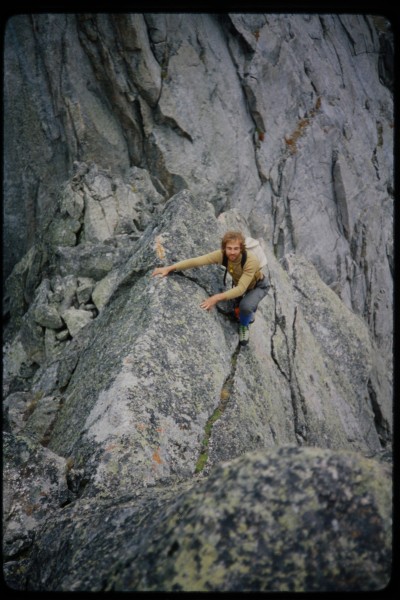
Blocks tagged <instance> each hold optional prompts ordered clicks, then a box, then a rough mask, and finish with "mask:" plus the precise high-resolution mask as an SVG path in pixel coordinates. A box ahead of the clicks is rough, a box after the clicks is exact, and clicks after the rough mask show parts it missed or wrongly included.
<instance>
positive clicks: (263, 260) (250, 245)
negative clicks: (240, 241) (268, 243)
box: [246, 237, 267, 269]
mask: <svg viewBox="0 0 400 600" xmlns="http://www.w3.org/2000/svg"><path fill="white" fill-rule="evenodd" d="M246 250H250V252H252V253H253V254H255V255H256V256H257V258H258V260H259V262H260V269H262V268H263V267H265V266H266V265H267V257H266V256H265V253H264V250H263V249H262V247H261V244H260V242H259V241H258V240H256V239H254V238H252V237H247V238H246Z"/></svg>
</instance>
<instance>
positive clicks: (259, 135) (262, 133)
mask: <svg viewBox="0 0 400 600" xmlns="http://www.w3.org/2000/svg"><path fill="white" fill-rule="evenodd" d="M264 136H265V132H264V131H259V132H258V139H259V140H260V142H263V141H264Z"/></svg>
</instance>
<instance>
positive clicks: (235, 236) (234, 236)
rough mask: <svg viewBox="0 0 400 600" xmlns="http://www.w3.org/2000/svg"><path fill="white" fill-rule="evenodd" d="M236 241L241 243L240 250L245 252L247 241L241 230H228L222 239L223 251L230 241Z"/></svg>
mask: <svg viewBox="0 0 400 600" xmlns="http://www.w3.org/2000/svg"><path fill="white" fill-rule="evenodd" d="M236 241H238V242H239V243H240V251H241V252H244V250H245V249H246V241H245V238H244V235H243V233H242V232H241V231H227V232H226V233H225V235H224V237H223V238H222V241H221V248H222V252H225V248H226V245H227V243H228V242H236Z"/></svg>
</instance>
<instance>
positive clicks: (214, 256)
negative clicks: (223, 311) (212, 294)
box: [174, 250, 263, 300]
mask: <svg viewBox="0 0 400 600" xmlns="http://www.w3.org/2000/svg"><path fill="white" fill-rule="evenodd" d="M246 252H247V260H246V262H245V264H244V267H243V269H242V266H241V264H240V262H241V259H242V255H241V254H240V256H239V258H238V259H237V260H236V261H235V262H231V261H230V260H229V261H228V273H230V275H231V276H232V279H233V284H234V286H235V287H233V288H232V289H231V290H228V291H227V292H224V293H225V297H226V299H227V300H232V299H233V298H238V297H239V296H243V294H244V293H245V292H246V291H247V290H252V289H253V288H254V287H255V285H256V283H257V281H259V280H260V279H262V278H263V273H262V271H261V269H260V263H259V261H258V258H257V257H256V256H255V254H253V253H252V252H251V251H249V250H247V251H246ZM222 259H223V254H222V250H215V251H214V252H210V253H209V254H203V256H196V257H195V258H188V259H187V260H181V261H180V262H178V263H175V265H174V266H175V270H176V271H185V270H186V269H193V268H194V267H203V266H204V265H222Z"/></svg>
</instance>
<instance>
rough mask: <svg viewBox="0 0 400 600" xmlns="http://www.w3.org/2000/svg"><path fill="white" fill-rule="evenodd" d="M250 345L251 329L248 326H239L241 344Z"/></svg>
mask: <svg viewBox="0 0 400 600" xmlns="http://www.w3.org/2000/svg"><path fill="white" fill-rule="evenodd" d="M248 343H249V328H248V327H247V326H246V325H239V344H240V345H241V346H246V344H248Z"/></svg>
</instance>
